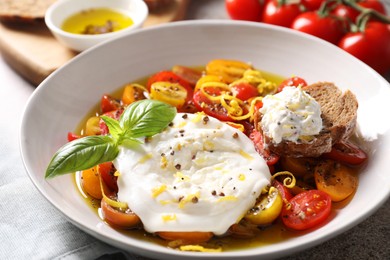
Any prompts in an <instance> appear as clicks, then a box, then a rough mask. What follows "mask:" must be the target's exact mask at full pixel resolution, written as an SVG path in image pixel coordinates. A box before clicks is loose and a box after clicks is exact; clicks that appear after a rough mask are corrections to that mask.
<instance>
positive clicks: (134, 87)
mask: <svg viewBox="0 0 390 260" xmlns="http://www.w3.org/2000/svg"><path fill="white" fill-rule="evenodd" d="M144 92H148V90H147V89H146V88H145V87H144V86H142V85H139V84H128V85H126V87H125V89H124V90H123V94H122V103H123V104H124V105H130V104H131V103H133V102H135V101H138V100H142V99H145V98H146V97H145V95H144Z"/></svg>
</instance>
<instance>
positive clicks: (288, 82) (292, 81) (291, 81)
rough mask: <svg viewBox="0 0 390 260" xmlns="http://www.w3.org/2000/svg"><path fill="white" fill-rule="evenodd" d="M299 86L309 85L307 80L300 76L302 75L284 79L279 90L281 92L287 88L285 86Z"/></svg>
mask: <svg viewBox="0 0 390 260" xmlns="http://www.w3.org/2000/svg"><path fill="white" fill-rule="evenodd" d="M298 86H301V87H304V86H307V83H306V80H304V79H303V78H300V77H296V76H295V77H291V78H288V79H285V80H283V81H282V83H280V85H279V86H278V90H277V92H281V91H282V90H283V88H285V87H298Z"/></svg>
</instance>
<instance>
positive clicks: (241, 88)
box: [232, 82, 259, 101]
mask: <svg viewBox="0 0 390 260" xmlns="http://www.w3.org/2000/svg"><path fill="white" fill-rule="evenodd" d="M232 93H233V96H235V97H237V98H239V99H241V100H242V101H245V100H248V99H250V98H253V97H257V96H258V95H259V92H258V91H257V88H256V87H254V86H253V85H251V84H249V83H247V82H238V83H237V84H234V85H233V86H232Z"/></svg>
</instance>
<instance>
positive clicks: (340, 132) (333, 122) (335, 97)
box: [256, 82, 358, 157]
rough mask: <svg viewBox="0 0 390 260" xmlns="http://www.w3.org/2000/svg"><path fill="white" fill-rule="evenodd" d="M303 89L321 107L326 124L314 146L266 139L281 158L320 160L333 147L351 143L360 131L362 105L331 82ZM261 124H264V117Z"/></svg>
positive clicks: (310, 143)
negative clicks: (359, 105)
mask: <svg viewBox="0 0 390 260" xmlns="http://www.w3.org/2000/svg"><path fill="white" fill-rule="evenodd" d="M302 89H303V90H304V91H305V92H307V93H308V94H309V95H310V96H312V97H313V98H314V99H315V100H316V101H317V102H318V103H319V104H320V106H321V118H322V123H323V129H322V130H321V132H320V133H319V134H318V135H316V136H315V138H314V139H313V140H312V141H310V142H305V141H300V142H298V143H295V142H291V141H282V142H281V143H278V144H276V143H274V142H273V141H272V140H271V139H270V138H269V137H267V136H264V142H265V143H266V145H267V147H268V148H269V149H270V150H271V151H273V152H275V153H277V154H280V155H285V156H290V157H318V156H320V155H321V154H323V153H326V152H330V150H331V149H332V146H333V144H335V143H338V142H340V141H342V140H345V139H348V138H349V137H350V136H351V135H352V133H353V131H354V129H355V127H356V119H357V108H358V102H357V99H356V97H355V95H354V94H353V93H352V92H351V91H349V90H347V91H345V92H342V91H341V90H340V89H339V88H338V87H337V86H335V85H334V84H333V83H330V82H319V83H315V84H312V85H309V86H306V87H303V88H302ZM258 120H259V121H258V122H260V120H261V114H260V115H259V119H258ZM256 129H257V130H259V131H260V132H261V133H263V131H262V129H261V126H260V124H259V123H257V124H256ZM263 135H264V134H263Z"/></svg>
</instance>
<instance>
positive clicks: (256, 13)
mask: <svg viewBox="0 0 390 260" xmlns="http://www.w3.org/2000/svg"><path fill="white" fill-rule="evenodd" d="M225 8H226V11H227V13H228V14H229V16H230V18H232V19H234V20H244V21H253V22H260V21H261V16H262V13H263V2H262V0H225Z"/></svg>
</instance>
